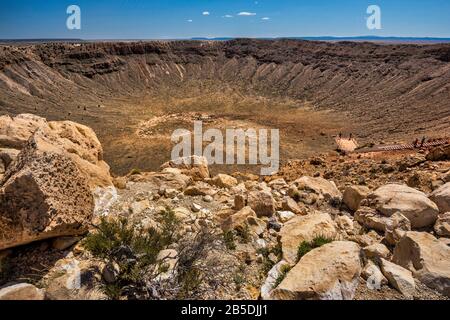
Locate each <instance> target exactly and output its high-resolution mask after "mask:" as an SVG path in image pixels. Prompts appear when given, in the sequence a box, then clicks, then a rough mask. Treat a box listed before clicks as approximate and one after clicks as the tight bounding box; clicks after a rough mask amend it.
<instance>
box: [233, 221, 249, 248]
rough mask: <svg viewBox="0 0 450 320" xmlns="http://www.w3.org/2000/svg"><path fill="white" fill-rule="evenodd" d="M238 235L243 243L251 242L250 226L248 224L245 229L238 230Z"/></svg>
mask: <svg viewBox="0 0 450 320" xmlns="http://www.w3.org/2000/svg"><path fill="white" fill-rule="evenodd" d="M236 234H237V236H238V237H239V239H240V242H241V243H249V242H250V227H249V226H248V224H245V226H244V227H241V228H237V230H236Z"/></svg>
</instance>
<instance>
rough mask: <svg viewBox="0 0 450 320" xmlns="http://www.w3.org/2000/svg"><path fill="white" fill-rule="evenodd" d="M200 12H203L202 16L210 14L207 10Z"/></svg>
mask: <svg viewBox="0 0 450 320" xmlns="http://www.w3.org/2000/svg"><path fill="white" fill-rule="evenodd" d="M202 14H203V15H204V16H209V15H210V13H209V11H203V13H202Z"/></svg>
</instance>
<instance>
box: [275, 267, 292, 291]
mask: <svg viewBox="0 0 450 320" xmlns="http://www.w3.org/2000/svg"><path fill="white" fill-rule="evenodd" d="M291 269H292V267H290V266H288V265H284V266H283V267H281V270H280V275H279V276H278V278H277V279H276V280H275V283H274V284H273V287H274V288H276V287H278V286H279V285H280V283H281V282H283V280H284V279H285V278H286V276H287V274H288V273H289V271H291Z"/></svg>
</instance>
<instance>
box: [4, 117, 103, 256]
mask: <svg viewBox="0 0 450 320" xmlns="http://www.w3.org/2000/svg"><path fill="white" fill-rule="evenodd" d="M18 117H19V118H20V116H18ZM16 118H17V117H16ZM32 123H33V124H34V123H39V125H40V126H39V127H37V128H34V130H35V131H34V133H33V134H32V136H31V137H29V139H28V141H27V143H26V144H25V145H24V146H23V148H22V150H21V151H20V153H19V154H18V155H17V158H16V159H15V160H14V161H13V162H12V163H11V164H10V165H9V166H8V169H7V171H6V172H5V175H4V177H3V180H2V181H1V182H0V199H1V201H0V230H1V232H0V233H1V234H0V249H5V248H9V247H14V246H18V245H22V244H26V243H29V242H33V241H37V240H42V239H47V238H52V237H59V236H76V235H81V234H83V233H85V232H86V231H87V228H88V225H89V223H90V220H91V218H92V214H93V212H94V199H93V192H94V191H95V190H96V189H98V188H99V187H104V186H111V185H112V179H111V176H110V174H109V167H108V165H107V164H106V163H105V162H104V161H103V160H102V159H103V154H102V152H103V151H102V148H101V145H100V143H99V142H98V139H97V137H96V136H95V133H94V132H93V131H92V130H91V129H89V128H88V127H85V126H83V125H80V124H77V123H73V122H68V121H65V122H48V123H47V122H45V121H40V120H39V121H36V122H32ZM20 128H21V127H19V129H20ZM30 131H31V129H30V130H29V131H25V132H27V133H29V132H30ZM8 132H9V131H8ZM8 132H7V133H8ZM12 132H13V140H14V141H19V140H20V139H22V138H23V139H25V133H23V132H22V131H20V130H19V132H20V134H19V133H17V132H18V131H17V130H16V131H14V130H12ZM18 137H20V139H19V138H18ZM4 140H6V138H4Z"/></svg>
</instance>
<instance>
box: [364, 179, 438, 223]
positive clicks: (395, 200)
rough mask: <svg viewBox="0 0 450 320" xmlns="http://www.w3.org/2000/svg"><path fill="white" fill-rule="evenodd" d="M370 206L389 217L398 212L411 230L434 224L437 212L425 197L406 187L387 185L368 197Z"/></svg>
mask: <svg viewBox="0 0 450 320" xmlns="http://www.w3.org/2000/svg"><path fill="white" fill-rule="evenodd" d="M368 199H369V202H370V206H371V207H374V208H376V209H377V210H378V211H379V212H380V213H382V214H383V215H385V216H387V217H390V216H392V215H393V214H394V213H396V212H400V213H401V214H403V215H404V216H405V217H407V218H408V220H409V221H410V222H411V227H412V228H422V227H427V226H430V225H433V224H434V223H435V222H436V219H437V216H438V213H439V210H438V207H437V206H436V204H435V203H433V202H432V201H431V200H430V199H428V198H427V196H426V195H425V194H424V193H423V192H420V191H418V190H415V189H413V188H410V187H408V186H406V185H397V184H389V185H385V186H383V187H380V188H378V189H377V190H376V191H375V192H373V193H371V194H370V195H369V196H368Z"/></svg>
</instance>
